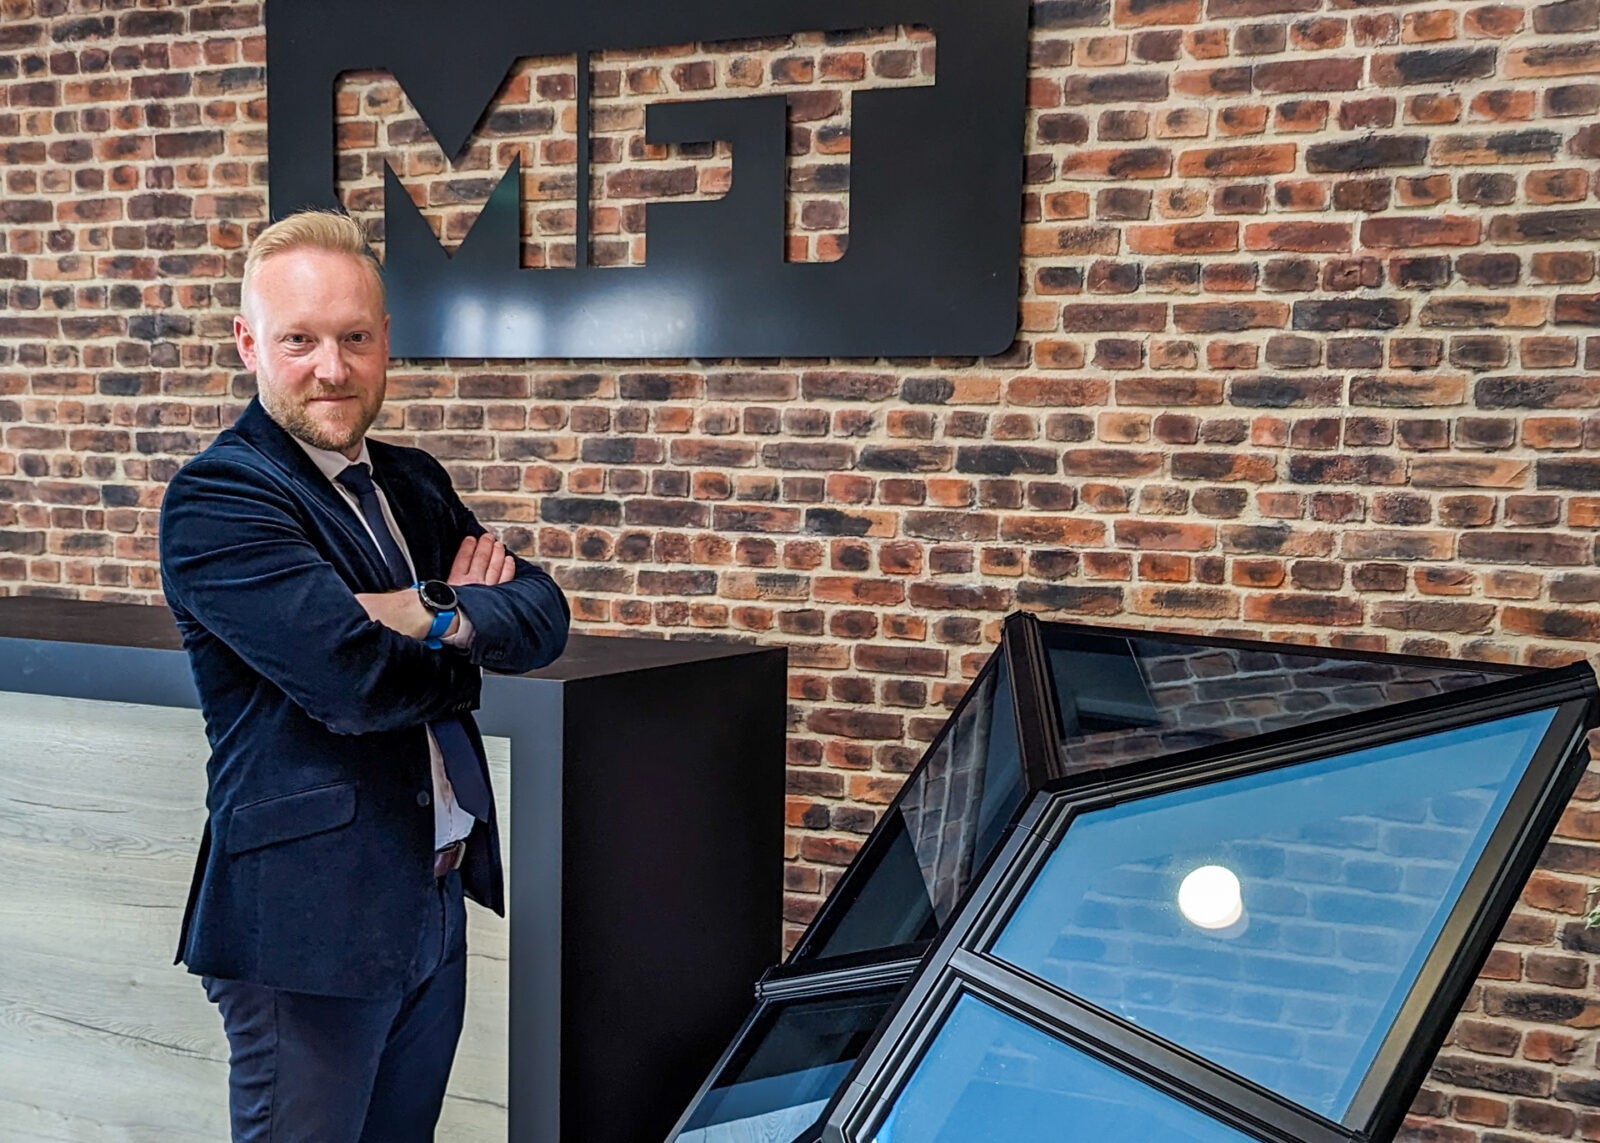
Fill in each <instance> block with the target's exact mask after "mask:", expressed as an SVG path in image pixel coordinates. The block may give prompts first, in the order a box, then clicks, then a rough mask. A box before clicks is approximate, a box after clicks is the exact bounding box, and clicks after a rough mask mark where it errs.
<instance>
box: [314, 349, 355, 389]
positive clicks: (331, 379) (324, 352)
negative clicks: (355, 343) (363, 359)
mask: <svg viewBox="0 0 1600 1143" xmlns="http://www.w3.org/2000/svg"><path fill="white" fill-rule="evenodd" d="M314 375H315V376H316V379H317V380H318V381H321V382H323V383H324V384H337V383H339V382H340V381H343V380H344V379H345V378H346V377H348V376H349V375H350V366H349V364H348V363H347V362H346V361H345V359H344V347H343V346H341V345H340V344H339V343H338V342H337V341H325V342H323V343H322V344H321V345H320V346H318V347H317V357H316V361H315V363H314Z"/></svg>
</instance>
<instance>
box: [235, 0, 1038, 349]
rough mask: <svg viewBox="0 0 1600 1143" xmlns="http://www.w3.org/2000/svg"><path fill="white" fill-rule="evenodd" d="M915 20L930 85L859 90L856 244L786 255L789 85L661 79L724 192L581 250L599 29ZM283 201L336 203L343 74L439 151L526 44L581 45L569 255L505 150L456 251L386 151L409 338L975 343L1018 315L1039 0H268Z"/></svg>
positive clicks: (289, 205)
mask: <svg viewBox="0 0 1600 1143" xmlns="http://www.w3.org/2000/svg"><path fill="white" fill-rule="evenodd" d="M897 25H919V26H922V27H926V28H928V29H931V31H932V32H933V34H934V36H935V37H936V41H937V56H938V67H937V77H936V80H935V82H934V83H933V84H932V85H931V86H924V87H915V88H899V89H874V90H863V91H858V92H855V93H853V97H852V105H851V131H850V134H851V146H850V152H851V153H850V176H849V194H850V206H849V220H850V233H849V245H848V248H847V250H846V253H845V255H844V257H842V258H840V259H838V260H837V261H832V262H786V261H785V260H784V258H785V252H784V225H785V205H786V200H785V195H786V193H787V188H786V185H785V184H786V169H785V148H786V136H787V125H788V122H787V114H786V97H785V96H784V95H781V94H770V93H769V94H762V95H755V96H751V97H747V98H730V97H729V96H730V95H732V93H731V92H729V91H727V90H721V91H717V92H714V93H708V95H711V96H713V97H711V98H706V99H704V100H686V101H679V102H671V103H657V104H652V105H650V106H649V108H648V109H647V112H646V121H645V133H646V137H647V139H648V141H649V142H651V143H687V142H706V141H713V140H725V141H728V142H729V143H731V146H732V151H733V182H732V187H731V189H730V190H729V191H728V193H727V194H726V195H725V196H724V197H722V198H720V199H716V200H714V201H709V202H656V203H652V204H651V205H650V206H649V257H648V260H647V261H646V262H645V264H643V265H639V266H632V267H626V268H617V267H605V268H602V267H597V266H593V265H590V264H588V259H587V257H586V253H585V251H586V245H587V235H588V221H589V220H588V204H587V200H588V186H587V184H588V179H589V153H588V137H589V132H588V130H587V129H586V126H587V125H588V124H589V123H590V117H589V94H590V93H589V91H588V87H589V83H588V74H589V67H588V59H589V56H590V55H591V54H592V53H595V52H598V51H603V50H608V49H634V48H645V47H650V46H651V45H666V44H685V43H691V42H707V41H726V40H747V39H748V40H756V39H760V38H766V37H773V36H786V35H791V34H794V33H797V32H802V31H818V30H830V29H860V28H871V27H893V26H897ZM266 26H267V77H268V124H267V142H268V153H269V160H270V161H269V169H270V192H271V201H272V212H273V215H274V216H275V217H282V216H283V215H285V214H288V213H290V212H292V211H294V210H297V209H300V208H302V207H306V206H322V207H338V206H339V205H340V200H339V195H338V189H337V184H336V169H335V163H336V160H335V145H334V140H335V129H336V122H337V120H336V112H335V100H334V91H335V85H336V83H337V82H338V79H339V77H340V76H341V75H342V74H344V73H346V72H350V71H357V70H367V69H385V70H387V71H389V72H390V73H392V74H393V76H394V77H395V79H396V80H397V81H398V83H399V84H400V85H401V87H402V88H403V90H404V93H405V95H406V96H407V97H408V98H409V99H410V101H411V103H412V104H413V105H414V106H415V107H416V109H417V111H418V113H419V114H420V116H421V118H422V120H423V121H424V123H425V124H426V126H427V128H428V129H429V130H430V131H431V132H432V134H433V136H434V138H435V139H436V140H437V141H438V143H439V144H440V146H441V147H442V149H443V151H444V153H445V154H446V155H447V156H453V155H456V154H457V153H458V152H460V151H461V150H462V149H464V148H465V147H466V146H467V145H468V143H469V141H470V140H471V139H472V137H473V134H474V132H475V130H476V128H477V126H478V124H479V122H480V120H482V119H483V118H484V116H485V115H486V113H487V112H488V111H489V109H490V107H491V106H492V104H493V101H494V98H495V93H496V91H497V90H498V89H499V88H500V85H501V82H502V80H503V79H504V78H505V77H506V75H507V72H508V71H509V70H510V69H511V67H512V66H513V65H514V64H515V63H516V61H517V60H518V59H521V58H525V57H531V56H558V55H572V56H575V57H576V60H577V110H578V119H577V122H578V124H579V125H580V126H579V129H578V132H577V135H578V139H577V146H578V161H577V179H578V188H577V256H576V264H575V265H573V266H571V267H565V268H560V269H542V268H539V269H534V268H524V267H523V265H522V258H521V242H522V228H521V203H520V201H519V199H520V191H519V183H520V180H519V178H518V172H517V169H516V167H515V164H513V165H512V168H511V169H510V170H508V171H505V172H503V173H502V174H500V175H499V182H498V184H497V185H496V186H495V188H494V190H493V192H492V193H491V194H490V196H489V201H488V202H487V204H485V205H484V206H483V208H482V210H481V213H479V215H478V217H477V219H476V220H475V222H474V223H473V225H472V228H471V231H470V233H468V235H467V237H466V238H465V239H464V240H463V241H462V242H461V244H460V246H459V247H458V248H457V249H456V250H455V251H454V253H453V254H452V253H450V252H448V251H447V250H446V249H445V247H444V246H442V245H441V244H440V242H439V241H438V240H437V239H436V238H435V237H434V234H433V232H432V231H431V230H430V229H429V227H428V224H427V222H426V221H425V220H424V219H423V217H422V216H421V214H420V213H419V212H418V211H417V208H416V207H415V206H413V205H412V203H411V200H410V198H409V197H408V196H407V194H406V192H405V190H404V188H403V187H402V185H401V184H400V182H399V181H398V180H397V179H396V177H395V176H394V174H393V172H392V171H388V172H386V175H385V177H386V188H385V195H384V225H385V230H386V235H387V237H386V244H387V251H386V255H385V263H386V265H385V278H386V281H387V284H388V290H389V303H390V310H391V313H392V314H393V316H394V322H393V336H392V341H391V350H392V352H393V353H394V354H395V356H398V357H472V358H508V357H509V358H530V357H582V358H593V357H613V358H633V357H703V358H724V357H777V356H804V357H822V356H837V357H876V356H927V355H934V354H938V355H960V356H968V355H983V354H990V353H998V352H1000V351H1002V350H1004V349H1005V348H1006V347H1007V346H1008V345H1010V343H1011V341H1012V339H1013V337H1014V336H1015V333H1016V327H1017V264H1018V256H1019V253H1020V241H1021V240H1020V203H1021V192H1022V148H1023V119H1024V101H1025V87H1026V75H1027V31H1028V0H981V2H979V0H813V2H811V3H793V2H788V0H740V2H738V3H728V2H727V0H673V2H670V3H664V2H662V0H565V2H563V3H538V2H526V0H456V2H453V3H448V4H441V3H438V2H437V0H268V3H267V5H266Z"/></svg>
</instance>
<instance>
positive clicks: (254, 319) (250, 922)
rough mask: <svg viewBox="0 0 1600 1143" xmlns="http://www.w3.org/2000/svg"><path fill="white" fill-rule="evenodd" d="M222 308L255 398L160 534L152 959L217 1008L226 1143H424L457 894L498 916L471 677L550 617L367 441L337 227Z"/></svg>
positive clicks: (533, 593)
mask: <svg viewBox="0 0 1600 1143" xmlns="http://www.w3.org/2000/svg"><path fill="white" fill-rule="evenodd" d="M240 309H241V313H240V315H239V317H238V318H236V319H235V322H234V337H235V341H236V343H237V345H238V348H239V353H240V356H241V357H242V358H243V360H244V363H245V366H246V367H247V368H249V369H252V370H253V371H254V372H255V375H256V383H257V392H258V396H257V398H256V399H255V400H253V401H252V402H251V403H250V405H249V407H248V408H246V410H245V412H244V414H243V415H242V416H241V417H240V418H239V420H238V421H237V422H236V423H235V424H234V426H233V427H232V428H231V429H228V430H225V431H224V432H223V433H222V434H221V435H220V436H218V438H217V440H216V441H215V442H214V443H213V444H212V445H211V446H210V447H209V448H207V449H206V450H205V451H204V452H203V453H201V454H200V455H199V456H197V457H195V458H194V459H193V460H192V461H190V462H189V463H188V464H187V465H185V466H184V468H183V470H182V471H181V472H179V473H178V475H177V476H176V477H175V478H174V479H173V481H172V484H171V486H170V487H169V488H168V490H167V495H166V500H165V503H164V505H163V507H162V514H161V571H162V577H163V581H164V586H165V591H166V595H167V600H168V603H169V605H170V606H171V608H172V612H173V615H174V616H175V617H176V619H177V622H178V627H179V630H180V631H181V633H182V635H183V641H184V647H185V649H186V650H187V651H188V654H189V659H190V664H191V666H192V668H193V670H194V675H195V681H196V684H197V686H198V687H199V691H200V699H201V709H202V712H203V714H204V716H205V723H206V734H207V737H208V738H209V740H210V742H211V747H212V755H211V760H210V762H209V763H208V764H207V767H206V772H207V779H208V790H207V796H206V807H207V810H208V811H209V814H208V818H207V822H206V828H205V834H204V837H203V839H202V842H201V848H200V855H199V858H198V861H197V864H196V870H195V877H194V883H193V886H192V887H191V889H190V894H189V902H188V907H187V909H186V910H185V913H184V919H183V931H182V935H181V937H180V939H179V948H178V959H179V960H181V961H183V962H184V963H186V964H187V965H188V967H189V970H190V971H191V972H194V973H197V974H200V975H201V977H202V982H203V984H204V986H205V989H206V993H207V995H208V996H209V997H210V998H211V1000H212V1001H213V1002H214V1003H216V1004H217V1006H218V1008H219V1010H220V1012H221V1015H222V1020H223V1027H224V1029H225V1031H226V1032H227V1036H228V1041H229V1045H230V1050H231V1055H230V1061H229V1063H230V1071H229V1104H230V1112H231V1116H232V1120H233V1138H234V1140H235V1141H236V1143H245V1141H248V1143H267V1141H271V1143H284V1141H288V1140H295V1141H302V1140H304V1141H316V1143H358V1141H361V1143H408V1141H412V1140H419V1141H420V1140H428V1139H431V1138H432V1137H433V1130H434V1125H435V1123H436V1122H437V1120H438V1116H439V1110H440V1107H441V1105H442V1103H443V1100H444V1089H445V1083H446V1080H447V1079H448V1076H449V1071H450V1064H451V1061H452V1060H453V1058H454V1054H455V1048H456V1041H457V1039H458V1038H459V1035H460V1031H461V1023H462V1010H463V1002H464V998H465V991H466V944H465V915H464V914H465V905H464V902H463V895H465V896H468V897H471V898H473V899H474V900H476V901H478V902H479V903H480V904H482V905H484V906H487V907H488V908H491V909H493V910H494V911H495V912H497V913H502V914H503V913H504V909H505V905H504V888H503V878H502V874H501V867H500V846H499V834H498V831H497V826H496V820H495V810H494V801H493V797H492V795H491V794H490V791H489V785H488V769H487V766H486V765H485V762H484V756H483V746H482V741H481V739H480V738H479V736H478V732H477V728H476V726H475V725H474V724H473V721H472V715H471V711H472V710H473V708H474V707H476V706H477V704H478V691H479V683H480V678H481V668H484V667H487V668H490V669H492V670H497V671H509V672H521V671H526V670H531V669H532V668H535V667H539V666H542V665H544V664H546V663H549V662H550V661H551V660H552V659H554V658H555V657H556V656H557V655H558V654H560V652H561V649H562V647H563V646H564V644H565V641H566V635H567V623H568V612H567V606H566V602H565V600H564V599H563V598H562V596H561V592H560V590H559V589H558V588H557V587H556V586H555V584H554V583H553V582H552V581H551V579H550V578H549V576H547V575H546V574H545V573H544V572H543V571H541V570H540V569H538V568H536V567H534V566H533V565H532V564H529V563H526V562H524V561H523V560H521V559H519V558H517V557H516V556H515V555H513V554H512V553H510V552H509V551H507V550H506V548H505V546H504V545H503V544H501V543H500V542H499V541H497V540H496V539H495V538H494V537H493V536H491V535H490V534H488V533H487V532H486V531H485V530H484V528H483V527H482V526H481V525H480V524H479V523H478V522H477V520H476V519H474V518H473V515H472V513H471V512H470V511H469V510H468V509H467V507H466V506H465V505H464V504H462V502H461V500H460V499H459V498H458V497H457V496H456V494H455V492H454V490H453V489H452V488H451V485H450V480H449V477H448V476H447V475H446V473H445V471H444V469H443V468H442V467H441V466H440V465H439V463H438V462H437V461H435V460H434V459H433V458H432V457H430V456H428V455H427V454H426V453H424V452H422V451H420V450H418V449H413V448H401V447H397V446H394V445H386V444H383V443H382V442H379V441H374V440H369V439H367V435H366V434H367V430H368V428H369V427H370V426H371V425H372V423H373V420H374V418H375V417H376V416H377V415H378V410H379V408H380V407H381V405H382V403H383V397H384V384H385V370H386V367H387V362H388V356H389V352H388V326H389V319H388V315H387V314H386V312H385V310H384V302H383V285H382V279H381V277H380V276H379V271H378V266H377V263H376V261H375V260H374V259H373V257H372V255H371V252H370V251H369V250H368V249H367V246H366V243H365V241H364V237H363V235H362V233H361V230H360V228H359V226H358V225H357V224H356V223H355V222H353V221H351V220H350V219H349V218H347V217H345V216H343V215H339V214H333V213H329V212H307V213H303V214H298V215H293V216H290V217H289V218H287V219H285V220H283V221H281V222H278V223H276V224H274V225H273V226H271V227H269V228H267V229H266V230H265V231H263V232H262V234H261V235H260V236H259V237H258V238H257V240H256V241H255V243H254V244H253V245H252V247H251V250H250V253H249V256H248V258H247V261H246V264H245V274H244V285H243V290H242V295H241V299H240Z"/></svg>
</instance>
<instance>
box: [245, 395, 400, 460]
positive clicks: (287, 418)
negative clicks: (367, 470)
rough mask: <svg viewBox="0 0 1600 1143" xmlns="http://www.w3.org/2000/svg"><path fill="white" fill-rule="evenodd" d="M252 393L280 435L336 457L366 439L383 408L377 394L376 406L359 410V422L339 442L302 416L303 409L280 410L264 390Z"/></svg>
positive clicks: (381, 396) (304, 409)
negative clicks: (281, 433) (360, 415)
mask: <svg viewBox="0 0 1600 1143" xmlns="http://www.w3.org/2000/svg"><path fill="white" fill-rule="evenodd" d="M256 391H257V394H258V396H259V397H260V398H261V407H262V408H263V409H265V410H266V411H267V416H269V417H271V418H272V419H273V421H275V422H276V423H277V425H278V427H279V428H281V429H282V430H283V431H284V432H286V433H288V434H289V435H290V436H292V437H296V438H298V439H299V440H302V441H305V443H306V444H308V445H310V446H311V447H312V448H320V449H326V450H327V451H329V452H338V453H342V452H344V451H345V450H346V449H350V448H354V447H355V445H356V444H357V443H358V442H359V441H360V440H361V438H362V437H364V436H366V435H367V430H368V429H370V428H371V427H372V422H373V421H375V420H377V419H378V408H379V407H381V406H382V404H383V394H381V393H380V394H379V395H378V404H377V405H376V406H374V407H373V408H371V409H363V410H362V419H361V421H360V422H359V423H358V424H357V425H355V426H352V428H351V432H350V434H349V435H348V436H347V437H343V438H340V437H334V436H331V435H330V434H329V433H328V432H327V431H326V430H325V429H324V427H323V426H322V425H319V424H317V423H315V422H314V421H313V420H312V419H311V417H310V416H309V415H308V414H307V413H306V407H305V406H304V405H301V406H299V407H298V408H293V409H284V408H280V407H278V403H277V400H276V398H274V397H269V396H268V390H267V389H266V388H265V387H264V386H258V387H257V390H256Z"/></svg>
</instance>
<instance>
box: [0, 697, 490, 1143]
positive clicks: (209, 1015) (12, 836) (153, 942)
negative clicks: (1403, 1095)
mask: <svg viewBox="0 0 1600 1143" xmlns="http://www.w3.org/2000/svg"><path fill="white" fill-rule="evenodd" d="M0 735H3V738H0V741H4V743H5V746H4V750H3V754H4V757H3V758H0V880H3V884H4V888H3V891H0V1143H34V1141H44V1140H50V1141H56V1140H59V1141H63V1143H66V1141H70V1143H112V1141H116V1143H145V1141H149V1143H187V1141H190V1140H194V1141H197V1143H198V1141H202V1140H203V1141H205V1143H219V1141H221V1140H226V1139H227V1137H228V1119H227V1045H226V1041H225V1040H224V1039H223V1036H222V1026H221V1021H220V1020H219V1019H218V1017H217V1014H216V1010H215V1009H214V1008H212V1006H211V1005H210V1004H209V1003H208V1002H207V1001H206V999H205V996H204V995H203V993H202V992H201V989H200V984H199V980H198V979H197V978H196V977H193V976H191V975H189V973H188V972H186V971H185V970H184V969H183V968H182V967H177V966H174V965H173V964H172V954H173V949H174V946H175V944H176V940H177V933H178V924H179V921H180V919H181V917H182V913H183V903H184V898H185V895H186V893H187V890H188V885H189V876H190V872H191V870H192V869H193V863H194V855H195V850H196V846H197V842H198V838H199V834H200V827H201V824H202V822H203V821H204V819H205V813H204V808H203V807H204V798H205V762H206V757H207V754H208V750H207V747H206V742H205V736H204V733H203V731H202V729H201V724H200V716H199V714H198V712H196V711H190V710H179V709H171V708H164V707H147V706H131V705H126V704H121V703H100V702H87V701H82V700H76V699H61V698H41V697H37V696H33V695H18V694H9V693H3V692H0ZM485 745H486V746H487V748H488V751H489V756H490V770H491V772H492V775H493V779H494V784H495V789H496V791H497V794H498V796H499V798H500V801H501V805H502V811H501V816H502V820H505V819H507V818H508V816H509V815H508V814H507V813H506V810H505V809H504V807H506V806H509V804H510V803H509V795H510V776H509V766H508V762H509V755H510V747H509V743H508V742H507V741H506V740H504V739H500V740H494V739H490V740H488V741H487V742H486V743H485ZM506 841H507V845H508V847H509V839H506ZM507 864H508V866H509V848H508V851H507ZM468 911H469V914H470V917H471V920H470V924H469V928H468V948H469V952H470V955H469V967H468V1002H467V1022H466V1030H465V1032H464V1033H463V1035H462V1043H461V1049H460V1051H459V1053H458V1055H457V1058H456V1065H455V1071H454V1073H453V1074H452V1076H451V1080H450V1088H449V1092H448V1095H447V1097H446V1101H445V1109H444V1115H443V1117H442V1119H441V1122H440V1127H439V1132H438V1136H437V1138H438V1140H439V1141H440V1143H456V1141H460V1143H467V1141H471V1143H484V1141H488V1143H493V1141H495V1140H503V1139H504V1138H505V1137H506V1047H505V1045H506V1000H507V984H508V978H507V956H506V948H507V927H506V923H505V922H504V921H502V920H501V919H500V918H498V917H495V916H493V915H492V914H490V913H488V912H487V911H486V910H483V909H479V908H477V907H476V906H469V907H468Z"/></svg>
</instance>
